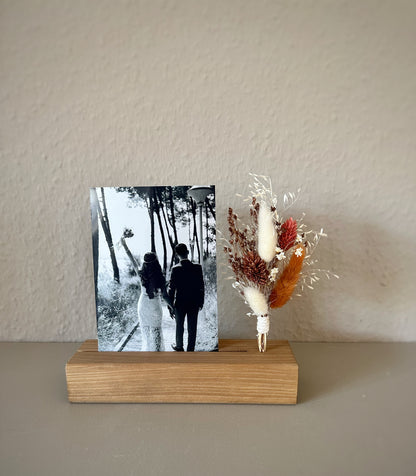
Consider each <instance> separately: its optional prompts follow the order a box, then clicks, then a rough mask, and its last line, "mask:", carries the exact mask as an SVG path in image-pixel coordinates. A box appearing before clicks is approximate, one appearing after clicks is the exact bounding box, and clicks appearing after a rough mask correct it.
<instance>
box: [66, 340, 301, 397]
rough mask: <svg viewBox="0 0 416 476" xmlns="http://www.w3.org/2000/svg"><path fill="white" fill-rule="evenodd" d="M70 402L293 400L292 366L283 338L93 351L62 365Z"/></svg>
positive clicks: (91, 343) (83, 350)
mask: <svg viewBox="0 0 416 476" xmlns="http://www.w3.org/2000/svg"><path fill="white" fill-rule="evenodd" d="M66 380H67V387H68V398H69V401H70V402H79V403H81V402H85V403H87V402H90V403H93V402H95V403H105V402H106V403H145V402H149V403H150V402H152V403H262V404H263V403H272V404H273V403H274V404H276V403H280V404H295V403H296V400H297V391H298V364H297V362H296V359H295V357H294V355H293V353H292V349H291V348H290V345H289V343H288V342H287V341H269V342H268V343H267V352H265V353H260V352H259V351H258V349H257V341H256V340H222V341H220V344H219V352H189V353H188V352H98V348H97V341H96V340H87V341H85V342H84V343H83V344H82V345H81V347H80V348H79V349H78V351H77V352H76V353H75V354H74V355H73V356H72V357H71V359H70V360H69V361H68V362H67V364H66Z"/></svg>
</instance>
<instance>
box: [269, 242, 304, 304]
mask: <svg viewBox="0 0 416 476" xmlns="http://www.w3.org/2000/svg"><path fill="white" fill-rule="evenodd" d="M304 258H305V248H304V246H303V245H298V246H296V247H295V249H294V251H293V254H292V256H291V258H290V261H289V264H288V265H287V266H286V268H285V269H284V270H283V273H282V275H281V276H280V279H278V280H277V282H276V284H275V286H274V288H273V290H272V292H271V294H270V297H269V302H270V307H271V308H272V309H275V308H277V307H282V306H284V305H285V304H286V303H287V301H289V299H290V296H291V295H292V293H293V291H294V289H295V287H296V284H297V282H298V280H299V275H300V272H301V270H302V264H303V259H304Z"/></svg>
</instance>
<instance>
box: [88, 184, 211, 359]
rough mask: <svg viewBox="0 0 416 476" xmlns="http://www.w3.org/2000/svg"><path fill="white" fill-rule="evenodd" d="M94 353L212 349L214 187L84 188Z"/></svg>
mask: <svg viewBox="0 0 416 476" xmlns="http://www.w3.org/2000/svg"><path fill="white" fill-rule="evenodd" d="M90 201H91V222H92V250H93V263H94V285H95V301H96V318H97V334H98V349H99V350H100V351H116V352H122V351H150V352H155V351H156V352H157V351H172V352H174V351H176V352H193V351H215V350H217V349H218V324H217V268H216V212H215V186H213V185H210V186H199V185H194V186H191V185H185V186H150V187H144V186H140V187H95V188H91V189H90Z"/></svg>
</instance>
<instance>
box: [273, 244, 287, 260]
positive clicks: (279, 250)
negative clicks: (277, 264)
mask: <svg viewBox="0 0 416 476" xmlns="http://www.w3.org/2000/svg"><path fill="white" fill-rule="evenodd" d="M275 251H276V258H277V259H278V260H279V261H282V259H285V258H286V255H285V252H284V251H283V250H282V248H279V247H278V246H276V248H275Z"/></svg>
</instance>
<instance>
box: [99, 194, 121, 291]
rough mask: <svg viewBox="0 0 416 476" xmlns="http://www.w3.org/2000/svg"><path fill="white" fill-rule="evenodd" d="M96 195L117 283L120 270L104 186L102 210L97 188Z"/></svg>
mask: <svg viewBox="0 0 416 476" xmlns="http://www.w3.org/2000/svg"><path fill="white" fill-rule="evenodd" d="M93 190H94V192H95V197H96V200H97V203H98V217H99V219H100V223H101V228H102V229H103V232H104V236H105V240H106V241H107V245H108V249H109V250H110V257H111V265H112V267H113V275H114V281H116V282H117V283H119V282H120V271H119V269H118V264H117V259H116V254H115V252H114V245H113V238H112V236H111V230H110V222H109V221H108V213H107V206H106V203H105V195H104V188H103V187H101V197H102V203H103V210H101V206H100V202H99V200H98V194H97V191H96V190H95V189H93Z"/></svg>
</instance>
